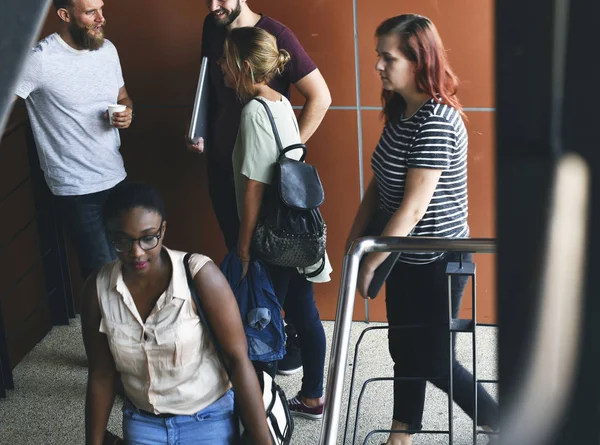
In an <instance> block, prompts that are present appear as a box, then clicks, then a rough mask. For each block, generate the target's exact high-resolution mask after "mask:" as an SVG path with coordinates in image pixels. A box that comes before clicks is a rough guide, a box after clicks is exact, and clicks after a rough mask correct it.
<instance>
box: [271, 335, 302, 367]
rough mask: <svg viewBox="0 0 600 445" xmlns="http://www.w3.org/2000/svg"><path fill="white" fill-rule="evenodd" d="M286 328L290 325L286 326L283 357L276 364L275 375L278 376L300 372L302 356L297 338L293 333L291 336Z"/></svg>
mask: <svg viewBox="0 0 600 445" xmlns="http://www.w3.org/2000/svg"><path fill="white" fill-rule="evenodd" d="M288 326H290V325H287V326H286V334H288V338H287V341H286V342H285V355H284V356H283V358H282V359H281V360H279V361H278V362H277V374H279V375H292V374H296V373H297V372H300V371H302V355H301V353H300V345H299V344H298V337H297V336H296V335H295V333H294V334H293V335H291V332H290V331H291V330H288V329H287V328H288Z"/></svg>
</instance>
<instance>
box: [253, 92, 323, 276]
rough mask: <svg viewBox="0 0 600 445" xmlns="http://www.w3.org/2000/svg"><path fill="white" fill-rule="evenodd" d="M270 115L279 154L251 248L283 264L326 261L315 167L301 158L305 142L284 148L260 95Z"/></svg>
mask: <svg viewBox="0 0 600 445" xmlns="http://www.w3.org/2000/svg"><path fill="white" fill-rule="evenodd" d="M254 100H256V101H258V102H260V103H261V104H262V105H263V107H265V110H266V112H267V115H268V116H269V121H270V122H271V127H272V129H273V134H274V136H275V141H276V142H277V148H278V149H279V157H278V158H277V165H276V167H275V174H274V176H273V182H272V184H271V185H270V186H269V187H267V188H266V190H265V194H264V197H263V203H262V207H261V215H260V217H259V221H258V224H257V225H256V229H255V230H254V233H253V235H252V252H253V254H255V255H256V256H257V257H258V258H260V259H261V260H263V261H265V262H267V263H269V264H274V265H276V266H284V267H301V268H304V267H308V266H312V265H314V264H317V263H319V261H321V267H319V270H317V271H315V272H313V273H311V274H310V275H311V276H313V275H318V274H319V273H320V271H322V270H323V267H324V265H325V261H324V256H325V244H326V240H327V226H326V225H325V221H324V220H323V217H322V216H321V212H320V210H319V207H320V206H321V204H323V200H324V199H325V193H324V192H323V185H322V184H321V180H320V179H319V174H318V173H317V169H316V168H315V167H314V166H312V165H310V164H307V163H305V162H304V159H305V158H306V146H305V145H304V144H293V145H290V146H289V147H286V148H283V146H282V144H281V139H280V137H279V132H278V131H277V127H276V125H275V120H274V119H273V114H272V113H271V110H270V109H269V106H268V105H267V104H266V103H265V102H264V101H263V100H262V99H260V98H258V97H255V98H254ZM298 149H300V150H302V152H303V153H302V157H301V158H300V160H298V161H296V160H295V159H290V158H288V157H287V156H286V155H285V154H286V153H287V152H289V151H292V150H298Z"/></svg>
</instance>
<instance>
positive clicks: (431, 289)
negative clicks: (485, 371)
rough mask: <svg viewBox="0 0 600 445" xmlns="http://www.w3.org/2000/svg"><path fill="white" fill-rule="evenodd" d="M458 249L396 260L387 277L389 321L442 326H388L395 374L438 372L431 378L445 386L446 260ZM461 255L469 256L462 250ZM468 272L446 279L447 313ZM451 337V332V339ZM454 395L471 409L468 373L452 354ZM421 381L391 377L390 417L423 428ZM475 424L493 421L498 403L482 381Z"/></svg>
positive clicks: (454, 310) (495, 423) (456, 303)
mask: <svg viewBox="0 0 600 445" xmlns="http://www.w3.org/2000/svg"><path fill="white" fill-rule="evenodd" d="M458 258H459V254H447V255H446V256H445V257H444V258H442V259H440V260H438V261H435V262H433V263H430V264H425V265H413V264H406V263H402V262H398V263H397V265H396V267H395V268H394V270H393V271H392V273H391V274H390V276H389V277H388V279H387V281H386V308H387V317H388V321H389V324H390V326H401V325H411V324H421V323H423V324H425V323H429V324H433V323H435V324H438V325H440V324H444V323H445V326H437V327H426V328H408V329H396V330H394V329H390V331H389V337H388V338H389V350H390V354H391V356H392V359H393V361H394V377H429V378H432V379H433V378H436V377H442V378H443V380H432V381H431V383H433V384H434V385H436V386H437V387H438V388H440V389H442V390H444V391H445V392H448V390H449V388H448V383H449V382H448V380H447V378H448V376H449V356H450V351H449V337H448V278H447V275H446V265H447V263H448V262H452V261H458ZM463 258H465V261H470V260H471V255H470V254H465V255H464V257H463ZM467 281H468V277H456V276H453V277H452V280H451V295H452V316H453V317H456V316H457V315H458V311H459V309H460V303H461V300H462V295H463V292H464V289H465V286H466V284H467ZM455 340H456V337H455V336H454V335H453V339H452V341H453V345H452V347H453V348H454V346H455ZM453 359H454V360H453V363H452V368H453V377H454V401H455V402H456V403H457V404H458V405H459V406H460V407H461V408H462V409H463V410H464V411H465V412H466V413H467V414H468V415H469V416H471V418H472V417H473V415H474V406H473V375H472V374H471V373H470V372H469V371H467V370H466V369H465V368H464V367H463V366H462V365H461V364H460V363H459V362H458V361H457V360H456V354H453ZM425 386H426V382H425V381H395V382H394V420H397V421H399V422H403V423H406V424H408V425H409V428H410V429H415V430H419V429H421V428H422V425H421V422H422V419H423V408H424V404H425ZM477 407H478V418H477V420H478V422H477V423H478V424H479V425H488V426H490V427H492V428H496V427H497V426H498V405H497V403H496V402H495V401H494V399H493V398H492V397H491V396H490V395H489V394H488V393H487V391H486V390H485V389H484V388H483V387H482V386H481V385H478V386H477Z"/></svg>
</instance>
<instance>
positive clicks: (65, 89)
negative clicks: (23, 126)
mask: <svg viewBox="0 0 600 445" xmlns="http://www.w3.org/2000/svg"><path fill="white" fill-rule="evenodd" d="M103 6H104V3H103V2H102V0H54V7H55V8H56V12H57V15H58V18H59V19H60V21H61V27H60V30H59V32H57V33H54V34H51V35H49V36H48V37H46V38H44V39H43V40H41V41H40V42H38V44H37V45H36V46H35V47H34V48H33V49H32V51H31V53H30V54H29V58H28V60H27V62H26V64H25V68H24V70H23V74H22V76H21V78H20V80H19V81H18V82H17V88H16V91H15V93H16V95H17V96H18V97H20V98H22V99H25V104H26V107H27V112H28V114H29V119H30V122H31V128H32V130H33V136H34V140H35V143H36V146H37V150H38V154H39V159H40V166H41V168H42V171H43V172H44V176H45V179H46V183H47V184H48V187H49V188H50V191H51V192H52V194H53V195H54V196H55V200H56V204H57V209H58V213H59V215H60V216H61V219H62V223H63V225H64V227H65V229H66V232H67V234H68V236H69V237H70V239H71V241H72V244H73V247H74V248H75V251H76V253H77V256H78V260H79V265H80V269H81V274H82V275H83V277H84V278H85V277H87V276H88V275H89V274H90V273H91V272H92V271H93V270H95V269H97V268H99V267H101V266H102V265H104V264H105V263H107V262H109V261H111V260H113V259H115V258H116V257H115V254H114V252H113V249H112V246H111V245H110V242H109V240H108V238H107V235H106V231H105V230H104V224H103V222H102V215H101V209H102V205H103V203H104V201H105V199H106V196H107V195H108V193H109V192H110V190H111V189H112V188H114V187H115V186H116V185H117V184H119V183H120V182H122V181H123V180H124V179H125V177H126V172H125V167H124V165H123V158H122V157H121V154H120V152H119V149H120V145H121V140H120V136H119V129H124V128H128V127H129V125H130V124H131V121H132V117H133V112H132V107H133V102H132V101H131V99H130V98H129V95H128V94H127V90H126V89H125V83H124V81H123V75H122V72H121V64H120V61H119V56H118V54H117V50H116V48H115V46H114V45H113V44H112V43H111V42H109V41H108V40H106V39H105V38H104V27H105V24H106V20H105V18H104V15H103V14H102V7H103ZM111 104H121V105H124V106H125V110H124V111H121V112H116V113H114V114H113V116H112V119H110V120H109V116H108V113H107V110H108V106H109V105H111Z"/></svg>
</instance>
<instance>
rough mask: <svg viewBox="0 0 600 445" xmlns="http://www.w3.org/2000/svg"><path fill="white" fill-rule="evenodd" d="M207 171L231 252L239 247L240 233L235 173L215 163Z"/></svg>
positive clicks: (209, 188) (211, 191)
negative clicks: (234, 180)
mask: <svg viewBox="0 0 600 445" xmlns="http://www.w3.org/2000/svg"><path fill="white" fill-rule="evenodd" d="M207 170H208V193H209V195H210V201H211V203H212V206H213V210H214V211H215V216H216V217H217V222H218V223H219V227H220V228H221V233H222V234H223V237H224V238H225V245H226V246H227V250H229V251H231V250H233V249H235V248H236V246H237V240H238V236H239V232H240V219H239V217H238V211H237V202H236V199H235V185H234V182H233V172H232V171H231V170H227V169H225V168H223V167H220V166H218V165H217V164H216V163H214V162H208V165H207Z"/></svg>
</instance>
